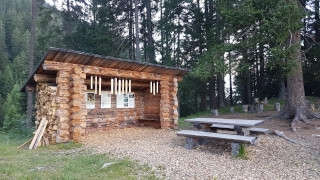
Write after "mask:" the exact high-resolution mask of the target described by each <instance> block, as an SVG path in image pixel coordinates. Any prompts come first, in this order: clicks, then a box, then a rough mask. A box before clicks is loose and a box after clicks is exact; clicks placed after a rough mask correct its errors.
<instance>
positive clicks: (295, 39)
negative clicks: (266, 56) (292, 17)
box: [280, 30, 320, 131]
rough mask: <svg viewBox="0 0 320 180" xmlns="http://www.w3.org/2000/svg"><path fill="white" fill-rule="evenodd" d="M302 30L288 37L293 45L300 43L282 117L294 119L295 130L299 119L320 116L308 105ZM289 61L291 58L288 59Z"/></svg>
mask: <svg viewBox="0 0 320 180" xmlns="http://www.w3.org/2000/svg"><path fill="white" fill-rule="evenodd" d="M300 32H301V30H297V31H295V32H293V33H292V34H291V35H290V36H289V37H288V38H287V43H288V44H289V45H290V46H291V45H297V44H299V47H298V48H297V49H296V52H295V54H294V58H293V59H292V61H295V63H296V67H295V68H294V69H293V70H292V72H291V73H289V74H288V76H287V92H288V94H287V100H286V104H285V106H284V110H283V112H281V113H280V115H281V117H284V118H289V119H292V118H293V121H292V124H291V125H292V129H293V130H294V131H295V130H296V129H295V127H294V123H297V122H299V121H303V122H307V119H308V118H320V116H319V115H318V114H315V113H314V112H312V111H310V110H309V109H308V107H307V105H306V98H305V92H304V85H303V74H302V62H301V47H300ZM288 61H289V60H288Z"/></svg>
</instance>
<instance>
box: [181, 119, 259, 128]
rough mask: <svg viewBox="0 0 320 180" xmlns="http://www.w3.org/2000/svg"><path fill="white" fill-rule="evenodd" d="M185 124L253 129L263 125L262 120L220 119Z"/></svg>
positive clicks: (187, 120)
mask: <svg viewBox="0 0 320 180" xmlns="http://www.w3.org/2000/svg"><path fill="white" fill-rule="evenodd" d="M184 121H186V122H191V123H201V124H223V125H234V126H241V127H253V126H258V125H260V124H262V123H263V120H246V119H221V118H192V119H185V120H184Z"/></svg>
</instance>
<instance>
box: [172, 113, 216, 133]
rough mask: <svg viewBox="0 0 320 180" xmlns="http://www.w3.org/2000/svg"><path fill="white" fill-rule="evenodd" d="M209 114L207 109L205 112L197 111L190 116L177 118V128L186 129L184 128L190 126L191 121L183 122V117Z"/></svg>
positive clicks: (188, 117) (187, 117)
mask: <svg viewBox="0 0 320 180" xmlns="http://www.w3.org/2000/svg"><path fill="white" fill-rule="evenodd" d="M209 114H210V112H209V111H207V112H198V113H195V114H192V115H190V116H186V117H182V118H179V121H178V128H179V129H186V128H189V127H191V126H192V124H191V123H189V122H185V121H184V120H185V119H190V118H196V117H199V116H205V115H209Z"/></svg>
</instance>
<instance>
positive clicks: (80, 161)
mask: <svg viewBox="0 0 320 180" xmlns="http://www.w3.org/2000/svg"><path fill="white" fill-rule="evenodd" d="M28 138H29V137H28ZM28 138H26V137H21V136H20V137H19V136H18V135H12V134H5V133H3V132H0V179H23V180H25V179H59V180H60V179H62V180H63V179H68V180H72V179H77V180H78V179H80V180H81V179H129V180H130V179H132V180H133V179H151V180H152V179H157V178H156V177H155V175H154V172H153V171H152V170H151V168H149V167H148V166H145V165H139V163H138V162H136V161H131V160H130V159H113V158H111V157H110V156H108V155H105V154H91V153H90V152H89V151H88V150H84V149H81V148H80V146H81V144H78V143H73V142H70V143H65V144H58V145H50V146H46V147H40V148H37V149H36V150H29V149H28V145H26V146H25V147H23V148H21V149H17V147H18V146H19V145H20V144H22V143H23V142H25V141H26V140H27V139H28ZM110 162H113V163H114V164H112V165H110V166H108V167H106V168H102V166H103V165H104V164H105V163H110Z"/></svg>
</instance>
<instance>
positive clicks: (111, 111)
mask: <svg viewBox="0 0 320 180" xmlns="http://www.w3.org/2000/svg"><path fill="white" fill-rule="evenodd" d="M43 68H44V69H45V70H52V71H57V74H56V77H55V79H54V78H52V75H49V76H43V75H39V74H37V75H36V76H35V77H34V78H35V80H36V81H37V84H38V85H37V88H38V90H37V94H38V97H37V104H38V105H37V119H38V120H40V119H42V116H50V118H51V119H53V120H52V121H51V124H50V118H48V117H47V119H49V125H48V126H47V129H48V134H50V143H56V142H57V143H59V142H67V141H69V140H75V141H81V140H82V139H83V138H84V137H85V134H86V133H88V132H92V131H97V130H98V131H99V130H106V129H108V128H115V127H117V128H118V127H125V126H132V125H134V124H135V123H136V122H137V121H138V119H143V118H152V119H160V123H161V128H163V129H168V128H176V127H177V126H178V98H177V92H178V81H179V80H181V79H182V78H181V77H172V76H168V75H163V74H154V73H143V72H133V71H126V70H122V71H118V70H114V69H110V68H100V67H94V66H84V65H76V64H69V63H59V62H55V63H53V62H49V61H48V62H47V61H45V63H44V65H43ZM91 75H103V76H113V77H128V78H132V77H135V78H137V77H139V78H141V79H150V80H160V84H159V85H160V86H159V89H160V93H157V94H155V95H153V94H151V93H150V91H149V88H148V87H145V89H143V90H140V91H134V92H133V93H134V94H135V108H117V107H116V95H112V97H111V98H112V99H111V103H112V104H111V108H101V96H100V95H97V94H96V95H95V109H86V99H85V92H86V91H87V89H88V87H87V85H88V79H87V76H88V77H89V76H91ZM53 80H55V83H56V85H57V87H56V92H55V94H54V93H53V94H52V95H47V94H45V93H43V92H42V90H43V88H42V86H43V85H42V84H43V82H45V81H53ZM133 83H134V82H133ZM38 86H39V87H38ZM140 88H143V87H142V86H140ZM103 90H104V89H103ZM46 91H47V90H46ZM44 96H48V97H47V99H45V98H44ZM44 99H45V100H44ZM38 101H39V102H38ZM41 101H46V102H48V101H51V102H55V103H54V106H53V105H52V106H50V107H49V106H47V105H43V102H41ZM46 108H47V109H55V110H53V112H54V113H51V114H46V113H44V112H43V111H45V109H46ZM36 123H37V124H39V122H38V121H36Z"/></svg>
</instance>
